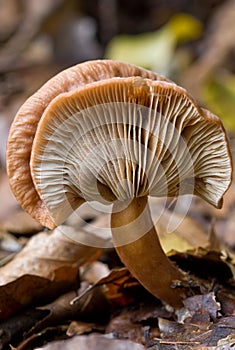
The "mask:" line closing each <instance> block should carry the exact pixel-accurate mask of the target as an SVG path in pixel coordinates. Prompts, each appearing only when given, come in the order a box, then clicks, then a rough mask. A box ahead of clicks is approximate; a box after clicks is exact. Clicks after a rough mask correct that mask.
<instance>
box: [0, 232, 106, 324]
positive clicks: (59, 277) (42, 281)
mask: <svg viewBox="0 0 235 350" xmlns="http://www.w3.org/2000/svg"><path fill="white" fill-rule="evenodd" d="M71 230H72V229H71V228H68V227H65V226H64V227H63V228H62V227H58V228H57V229H56V230H54V231H53V232H52V233H49V232H41V233H39V234H37V235H35V236H34V237H32V238H31V239H30V240H29V242H28V244H27V245H26V246H25V248H24V249H23V250H22V251H21V252H20V253H19V254H18V255H17V256H16V257H15V259H13V260H12V261H11V262H10V263H8V264H7V265H5V266H4V267H2V268H1V269H0V311H1V313H0V317H1V318H6V317H8V316H9V315H11V314H13V313H15V312H16V311H18V310H19V309H21V308H22V307H24V306H26V305H29V304H32V303H33V301H36V300H39V299H40V302H41V303H42V302H44V303H45V302H46V301H47V300H48V299H51V298H52V297H53V296H54V297H55V296H58V295H60V294H62V293H63V292H66V291H68V290H70V289H71V288H76V287H77V286H78V277H77V276H78V269H79V267H80V266H81V265H83V264H85V263H88V262H90V261H92V260H95V259H96V258H97V257H98V256H99V254H100V253H101V249H99V248H96V247H94V246H93V247H91V246H85V245H82V244H79V243H75V242H73V241H72V240H70V239H69V238H68V237H67V236H66V235H65V234H68V235H69V234H70V233H71V232H70V231H71ZM83 235H84V233H82V232H77V237H78V240H79V237H80V241H82V236H83ZM97 243H98V242H97ZM100 244H101V242H99V244H98V246H100Z"/></svg>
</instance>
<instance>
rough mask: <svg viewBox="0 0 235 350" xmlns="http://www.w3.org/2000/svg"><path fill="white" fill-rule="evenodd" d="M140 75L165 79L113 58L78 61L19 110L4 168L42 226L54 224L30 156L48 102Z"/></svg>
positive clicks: (18, 198) (53, 79)
mask: <svg viewBox="0 0 235 350" xmlns="http://www.w3.org/2000/svg"><path fill="white" fill-rule="evenodd" d="M131 76H142V77H146V78H151V79H154V80H166V78H164V77H161V76H159V75H158V74H156V73H153V72H150V71H148V70H145V69H142V68H139V67H136V66H133V65H131V64H127V63H122V62H118V61H112V60H97V61H90V62H85V63H82V64H78V65H76V66H74V67H71V68H69V69H66V70H64V71H63V72H61V73H59V74H58V75H56V76H54V77H53V78H52V79H50V80H49V81H48V82H47V83H46V84H45V85H43V86H42V87H41V88H40V89H39V90H38V91H37V92H36V93H35V94H34V95H32V96H31V97H30V98H29V99H28V100H27V101H26V102H25V103H24V104H23V105H22V107H21V108H20V109H19V111H18V113H17V115H16V117H15V119H14V121H13V124H12V126H11V130H10V134H9V139H8V145H7V171H8V176H9V180H10V185H11V188H12V191H13V193H14V195H15V197H16V199H17V200H18V202H19V203H20V204H21V206H22V207H23V208H24V210H25V211H27V212H28V213H29V214H30V215H31V216H32V217H34V218H35V219H36V220H38V221H40V222H41V218H42V217H44V220H43V223H44V225H45V226H48V227H53V226H54V222H53V218H51V217H50V213H49V212H48V209H47V207H46V206H45V203H43V201H42V200H41V198H40V197H39V196H38V193H37V191H36V189H35V187H34V184H33V182H32V178H31V173H30V167H29V162H30V156H31V149H32V144H33V140H34V136H35V132H36V130H37V125H38V122H39V120H40V118H41V116H42V114H43V112H44V110H45V109H46V107H47V106H48V105H49V103H50V102H51V101H52V100H53V99H54V98H55V97H56V96H59V95H60V94H63V93H66V92H69V91H73V90H76V89H77V88H78V87H79V86H84V85H86V84H88V83H91V82H94V81H99V80H103V79H109V78H112V77H131Z"/></svg>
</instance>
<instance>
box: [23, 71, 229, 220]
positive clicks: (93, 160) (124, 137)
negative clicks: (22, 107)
mask: <svg viewBox="0 0 235 350" xmlns="http://www.w3.org/2000/svg"><path fill="white" fill-rule="evenodd" d="M30 167H31V175H32V178H33V182H34V185H35V188H36V190H37V192H38V195H39V197H40V198H41V200H42V202H43V203H44V204H45V205H46V207H47V209H48V212H49V213H50V218H52V219H53V223H54V225H59V224H61V223H62V222H63V221H64V220H65V219H66V218H67V217H68V216H69V215H70V214H71V213H72V212H73V211H74V209H76V207H77V206H79V205H80V204H81V203H82V202H83V201H93V200H96V201H99V202H101V203H110V202H113V201H115V200H118V201H126V200H127V201H128V200H132V199H133V198H134V197H142V196H149V195H150V196H178V195H183V194H188V193H193V194H195V195H198V196H200V197H201V198H203V199H205V200H206V201H207V202H209V203H210V204H212V205H214V206H215V207H218V208H220V207H221V206H222V197H223V195H224V193H225V191H226V190H227V189H228V187H229V185H230V183H231V176H232V165H231V156H230V152H229V148H228V141H227V137H226V133H225V131H224V129H223V126H222V124H221V121H220V119H219V118H218V117H216V116H215V115H213V114H212V113H210V112H209V111H207V110H204V109H200V108H199V106H198V105H197V104H196V102H195V101H194V100H193V98H192V97H191V96H190V95H189V94H188V93H187V92H186V91H185V90H184V89H183V88H180V87H179V86H177V85H175V84H172V83H170V82H167V81H154V80H151V79H147V78H142V77H129V78H111V79H106V80H102V81H98V82H93V83H90V84H87V85H86V86H83V87H80V88H77V89H76V90H74V91H71V92H69V93H64V94H61V95H59V96H58V97H56V98H55V99H53V101H52V102H51V103H50V104H49V105H48V107H47V108H46V109H45V111H44V113H43V116H42V118H41V120H40V122H39V124H38V127H37V130H36V134H35V138H34V141H33V148H32V155H31V161H30ZM40 221H41V223H43V224H46V223H47V222H48V218H47V212H44V216H41V219H40Z"/></svg>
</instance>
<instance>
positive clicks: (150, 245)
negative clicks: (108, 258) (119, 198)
mask: <svg viewBox="0 0 235 350" xmlns="http://www.w3.org/2000/svg"><path fill="white" fill-rule="evenodd" d="M124 204H126V203H124V202H116V203H114V206H113V212H112V215H111V227H112V235H113V242H114V246H115V249H116V251H117V253H118V255H119V257H120V259H121V261H122V262H123V263H124V264H125V266H126V267H127V268H128V269H129V270H130V272H131V273H132V274H133V276H134V277H135V278H136V279H137V280H138V281H139V282H140V283H141V284H142V285H143V286H144V287H145V288H146V289H147V290H148V291H149V292H150V293H151V294H153V295H154V296H156V297H157V298H158V299H160V300H162V301H164V302H165V303H167V304H169V305H171V306H173V307H175V308H179V307H181V306H182V299H183V298H184V297H185V294H186V289H185V288H184V287H183V286H182V287H180V288H173V287H172V284H173V283H174V282H179V283H182V284H185V282H186V278H185V275H184V274H183V272H181V271H180V270H179V269H178V268H177V267H176V266H175V265H174V264H173V263H172V262H171V261H170V260H169V259H168V258H167V256H166V255H165V253H164V251H163V249H162V247H161V244H160V241H159V238H158V235H157V232H156V229H155V226H154V224H153V222H152V219H151V214H150V210H149V206H148V198H147V197H141V198H135V199H133V200H132V202H131V203H130V204H127V205H126V207H125V209H123V206H124Z"/></svg>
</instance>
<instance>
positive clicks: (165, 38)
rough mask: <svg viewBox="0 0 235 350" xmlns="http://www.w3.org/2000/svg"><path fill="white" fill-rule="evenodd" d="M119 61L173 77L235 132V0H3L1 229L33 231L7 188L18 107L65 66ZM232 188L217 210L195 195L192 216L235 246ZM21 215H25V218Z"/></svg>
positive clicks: (0, 32)
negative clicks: (11, 130)
mask: <svg viewBox="0 0 235 350" xmlns="http://www.w3.org/2000/svg"><path fill="white" fill-rule="evenodd" d="M97 58H111V59H118V60H122V61H126V62H130V63H134V64H136V65H140V66H142V67H145V68H148V69H151V70H154V71H157V72H158V73H160V74H163V75H166V76H167V77H169V78H171V79H173V80H174V81H175V82H177V83H178V84H180V85H182V86H183V87H185V88H187V89H188V91H189V92H190V93H191V94H192V95H193V96H194V97H195V98H196V99H197V101H198V102H200V104H201V105H203V106H204V107H206V108H208V109H210V110H212V111H213V112H214V113H215V114H218V115H219V116H220V117H221V119H222V120H223V122H224V125H225V127H226V129H227V131H228V133H229V135H230V139H231V147H232V149H234V146H233V144H234V141H233V140H234V134H235V115H234V107H235V1H234V0H227V1H225V0H128V1H127V0H40V1H39V0H0V229H1V228H2V230H3V229H4V230H7V231H8V232H13V233H17V234H20V232H21V231H22V232H24V233H26V232H27V230H29V231H30V232H32V231H33V230H36V231H37V230H38V226H37V224H36V223H33V222H32V221H31V219H30V218H28V217H27V216H26V215H25V214H23V213H21V212H20V209H19V206H18V205H17V203H16V201H15V199H14V198H13V196H12V194H11V191H10V189H9V185H8V180H7V175H6V169H5V150H6V141H7V135H8V131H9V127H10V124H11V122H12V120H13V118H14V115H15V113H16V111H17V109H18V108H19V107H20V105H21V104H22V103H23V102H24V101H25V99H26V98H27V97H28V96H30V95H31V94H32V93H33V92H34V91H36V89H38V88H39V87H40V86H41V85H42V84H43V83H44V82H45V81H47V80H48V79H49V78H50V77H52V76H53V75H55V74H56V73H57V72H59V71H61V70H62V69H64V68H66V67H68V66H71V65H74V64H76V63H79V62H83V61H86V60H90V59H97ZM234 213H235V191H234V186H232V189H231V190H230V191H229V193H228V194H227V195H226V198H225V206H224V208H223V210H222V211H217V210H214V209H213V208H211V207H209V206H207V205H206V204H205V203H202V202H201V201H200V200H198V199H197V200H195V202H194V205H193V207H192V210H191V212H190V213H189V214H190V215H191V216H192V217H193V218H196V219H197V220H198V221H199V222H200V223H202V224H203V225H204V227H206V230H209V229H210V227H211V222H212V219H213V218H214V217H215V218H216V235H218V237H219V238H220V239H221V240H222V241H223V242H224V243H225V244H227V245H229V246H230V247H234V246H235V237H234V236H235V235H234V227H235V226H234V224H235V223H234V220H235V219H234V217H235V215H234ZM22 215H23V219H22Z"/></svg>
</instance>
